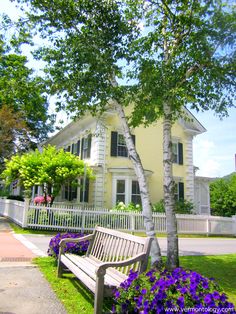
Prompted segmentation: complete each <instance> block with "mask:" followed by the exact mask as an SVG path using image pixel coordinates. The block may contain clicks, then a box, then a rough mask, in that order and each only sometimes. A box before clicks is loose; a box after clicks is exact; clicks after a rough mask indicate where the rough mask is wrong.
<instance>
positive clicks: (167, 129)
mask: <svg viewBox="0 0 236 314" xmlns="http://www.w3.org/2000/svg"><path fill="white" fill-rule="evenodd" d="M164 112H165V116H164V120H163V166H164V177H163V187H164V205H165V212H166V228H167V268H168V269H174V268H176V267H178V266H179V248H178V234H177V219H176V215H175V211H174V209H175V199H174V184H175V183H174V180H173V169H172V141H171V126H172V123H171V120H170V118H169V115H170V108H169V106H168V104H164Z"/></svg>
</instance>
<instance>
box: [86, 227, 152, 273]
mask: <svg viewBox="0 0 236 314" xmlns="http://www.w3.org/2000/svg"><path fill="white" fill-rule="evenodd" d="M150 245H151V238H147V237H146V238H145V237H137V236H134V235H131V234H128V233H124V232H120V231H117V230H112V229H107V228H102V227H98V226H97V227H96V228H95V230H94V236H93V239H92V241H90V246H89V248H88V251H87V256H89V257H92V258H95V259H98V260H100V261H102V262H117V261H122V260H124V259H127V258H131V257H134V256H135V255H137V254H139V253H146V259H145V260H144V261H142V262H137V263H135V264H134V265H131V266H126V267H120V268H119V269H118V270H119V271H120V272H122V273H124V274H126V275H127V274H128V273H129V271H130V269H131V268H132V269H133V270H138V271H144V270H145V268H146V266H147V260H148V256H149V251H150Z"/></svg>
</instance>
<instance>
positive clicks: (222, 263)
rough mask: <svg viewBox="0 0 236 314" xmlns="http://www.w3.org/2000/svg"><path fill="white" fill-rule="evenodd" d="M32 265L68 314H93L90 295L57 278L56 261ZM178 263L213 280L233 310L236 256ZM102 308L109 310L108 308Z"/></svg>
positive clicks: (38, 260)
mask: <svg viewBox="0 0 236 314" xmlns="http://www.w3.org/2000/svg"><path fill="white" fill-rule="evenodd" d="M35 263H36V264H37V265H38V266H39V268H40V270H41V271H42V273H43V274H44V276H45V278H46V279H47V280H48V281H49V283H50V285H51V286H52V288H53V290H54V291H55V293H56V295H57V296H58V298H59V299H60V300H61V302H62V303H63V304H64V306H65V308H66V310H67V312H68V314H74V313H80V314H90V313H91V314H92V313H93V301H94V298H93V295H92V294H91V293H90V292H89V291H88V290H86V289H85V288H84V287H83V286H82V285H80V283H79V281H78V280H76V279H75V278H74V277H73V275H71V274H67V275H65V277H64V278H57V276H56V270H57V267H56V263H55V259H53V258H51V257H40V258H36V259H35ZM180 263H181V266H182V267H185V268H189V269H192V270H195V271H197V272H199V273H201V274H202V275H204V276H206V277H213V278H215V279H216V281H217V282H218V283H219V284H220V286H221V287H222V288H223V290H224V291H225V292H226V294H227V295H228V296H229V301H230V302H233V303H234V304H235V306H236V254H229V255H219V256H184V257H180ZM105 307H106V309H108V308H109V304H106V305H105ZM106 309H105V311H106Z"/></svg>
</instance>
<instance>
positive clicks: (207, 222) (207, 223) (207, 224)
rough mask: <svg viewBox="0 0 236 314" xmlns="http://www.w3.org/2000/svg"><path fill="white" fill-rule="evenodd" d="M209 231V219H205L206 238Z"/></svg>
mask: <svg viewBox="0 0 236 314" xmlns="http://www.w3.org/2000/svg"><path fill="white" fill-rule="evenodd" d="M209 231H210V221H209V217H208V216H207V217H206V234H207V236H209Z"/></svg>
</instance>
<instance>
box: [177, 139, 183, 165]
mask: <svg viewBox="0 0 236 314" xmlns="http://www.w3.org/2000/svg"><path fill="white" fill-rule="evenodd" d="M178 154H179V165H183V144H182V143H178Z"/></svg>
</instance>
